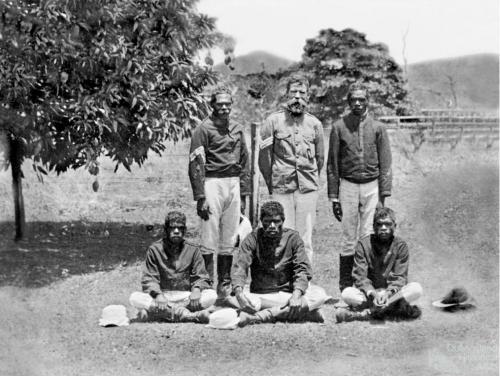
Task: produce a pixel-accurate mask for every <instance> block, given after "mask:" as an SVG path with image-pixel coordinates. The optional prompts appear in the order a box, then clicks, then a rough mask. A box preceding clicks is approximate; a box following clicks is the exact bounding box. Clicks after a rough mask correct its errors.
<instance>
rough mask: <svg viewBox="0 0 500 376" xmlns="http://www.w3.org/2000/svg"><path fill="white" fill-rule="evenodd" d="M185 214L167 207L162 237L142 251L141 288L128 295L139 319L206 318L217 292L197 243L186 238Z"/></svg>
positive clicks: (191, 320) (171, 320)
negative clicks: (137, 311)
mask: <svg viewBox="0 0 500 376" xmlns="http://www.w3.org/2000/svg"><path fill="white" fill-rule="evenodd" d="M185 234H186V216H185V215H184V214H182V213H180V212H177V211H171V212H169V213H168V214H167V216H166V218H165V225H164V235H163V239H162V240H159V241H157V242H155V243H153V244H152V245H151V246H150V247H149V248H148V250H147V252H146V262H145V263H144V266H143V268H142V281H141V282H142V290H143V292H134V293H132V295H131V296H130V304H131V305H132V306H134V307H135V308H137V309H138V310H139V317H140V318H141V319H142V320H146V319H148V320H161V321H169V322H200V323H206V322H208V316H209V313H210V311H209V310H208V309H207V308H209V307H211V306H212V305H213V304H214V303H215V300H216V298H217V294H216V292H215V291H214V290H212V289H211V286H210V280H209V277H208V274H207V271H206V270H205V265H204V261H203V257H202V255H201V252H200V249H199V248H200V247H199V246H195V245H194V244H192V243H190V242H188V241H186V240H185V239H184V236H185Z"/></svg>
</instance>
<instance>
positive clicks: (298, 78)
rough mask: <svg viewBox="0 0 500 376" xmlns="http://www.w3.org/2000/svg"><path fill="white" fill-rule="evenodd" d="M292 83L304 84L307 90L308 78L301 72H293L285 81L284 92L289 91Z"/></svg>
mask: <svg viewBox="0 0 500 376" xmlns="http://www.w3.org/2000/svg"><path fill="white" fill-rule="evenodd" d="M292 84H304V85H306V88H307V90H308V91H309V80H308V79H307V77H306V76H305V75H304V74H303V73H293V74H292V75H290V77H288V80H287V81H286V92H287V93H288V91H290V86H292Z"/></svg>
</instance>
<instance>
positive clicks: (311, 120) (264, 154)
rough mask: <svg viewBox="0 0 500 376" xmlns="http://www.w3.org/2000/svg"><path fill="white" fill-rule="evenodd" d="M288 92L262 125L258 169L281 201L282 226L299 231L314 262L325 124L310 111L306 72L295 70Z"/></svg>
mask: <svg viewBox="0 0 500 376" xmlns="http://www.w3.org/2000/svg"><path fill="white" fill-rule="evenodd" d="M286 92H287V94H286V95H287V99H288V100H287V102H286V105H285V106H284V108H283V109H281V110H279V111H277V112H274V113H272V114H271V115H270V116H269V117H268V118H267V119H266V120H265V121H264V124H263V126H262V130H261V138H262V142H261V145H260V153H259V169H260V171H261V173H262V175H263V177H264V180H265V181H266V185H267V188H268V190H269V193H270V194H271V195H272V199H273V200H275V201H278V202H279V203H281V205H283V208H284V211H285V223H284V226H285V227H286V228H290V229H292V230H296V231H298V232H299V234H300V236H301V237H302V240H303V241H304V247H305V252H306V255H307V257H308V259H309V262H310V263H311V265H312V263H313V246H312V232H313V227H314V223H315V221H316V202H317V200H318V187H319V175H320V172H321V169H322V168H323V162H324V149H325V146H324V141H323V126H322V124H321V122H320V121H319V120H318V119H317V118H316V117H314V116H313V115H311V114H309V113H308V112H306V107H307V104H308V101H309V81H308V80H307V78H306V77H305V76H303V75H300V74H295V75H292V76H291V77H290V79H289V80H288V82H287V91H286Z"/></svg>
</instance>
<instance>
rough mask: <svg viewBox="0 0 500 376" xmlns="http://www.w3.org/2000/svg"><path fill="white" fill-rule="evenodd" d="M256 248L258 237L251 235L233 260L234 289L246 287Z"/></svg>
mask: <svg viewBox="0 0 500 376" xmlns="http://www.w3.org/2000/svg"><path fill="white" fill-rule="evenodd" d="M256 246H257V240H256V236H255V235H254V234H253V233H251V234H250V235H248V236H247V237H246V238H245V239H244V240H243V242H242V243H241V245H240V248H239V250H238V252H236V257H235V259H234V260H233V265H232V268H231V283H232V285H233V289H235V288H236V287H241V288H243V287H245V282H246V280H247V277H248V269H249V268H250V265H251V264H252V260H253V252H254V250H255V247H256Z"/></svg>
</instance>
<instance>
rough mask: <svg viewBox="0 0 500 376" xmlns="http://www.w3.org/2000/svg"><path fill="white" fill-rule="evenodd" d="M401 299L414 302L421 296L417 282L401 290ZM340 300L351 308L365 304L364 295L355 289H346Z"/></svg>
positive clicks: (420, 288) (420, 289) (420, 287)
mask: <svg viewBox="0 0 500 376" xmlns="http://www.w3.org/2000/svg"><path fill="white" fill-rule="evenodd" d="M401 293H402V296H403V298H404V299H405V300H406V301H407V302H408V303H411V302H414V301H415V300H417V299H418V298H420V296H421V295H422V286H420V284H419V283H417V282H410V283H408V284H407V285H405V286H403V287H402V288H401ZM342 300H343V301H344V302H345V303H346V304H347V305H349V306H351V307H354V308H355V307H359V306H361V305H362V304H364V303H366V302H367V298H366V295H365V294H364V293H363V291H361V290H359V289H357V288H356V287H346V288H345V289H344V291H342Z"/></svg>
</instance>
